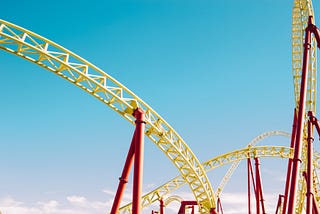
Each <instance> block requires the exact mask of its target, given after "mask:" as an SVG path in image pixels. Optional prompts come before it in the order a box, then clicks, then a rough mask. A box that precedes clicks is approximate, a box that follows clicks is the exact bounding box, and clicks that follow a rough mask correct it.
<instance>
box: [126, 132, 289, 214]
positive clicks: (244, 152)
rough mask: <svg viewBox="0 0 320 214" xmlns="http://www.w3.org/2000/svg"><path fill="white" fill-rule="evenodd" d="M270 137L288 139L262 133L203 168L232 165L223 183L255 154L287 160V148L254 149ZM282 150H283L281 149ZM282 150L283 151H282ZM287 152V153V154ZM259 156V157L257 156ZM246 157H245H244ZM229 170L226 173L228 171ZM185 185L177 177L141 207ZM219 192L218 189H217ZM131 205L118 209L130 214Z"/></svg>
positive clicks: (159, 188)
mask: <svg viewBox="0 0 320 214" xmlns="http://www.w3.org/2000/svg"><path fill="white" fill-rule="evenodd" d="M271 136H284V137H290V134H289V133H286V132H283V131H270V132H265V133H262V134H261V135H259V136H257V137H255V138H254V139H253V140H251V141H250V142H249V143H248V145H247V147H245V148H243V149H241V150H236V151H233V152H231V153H226V154H223V155H219V156H217V157H214V158H212V159H210V160H208V161H206V162H203V163H202V165H203V166H204V168H205V170H206V171H207V172H208V171H210V170H213V169H215V168H217V167H220V166H222V165H225V164H228V163H231V162H232V163H233V164H232V165H231V167H230V169H232V172H231V173H230V172H229V173H227V176H225V177H224V178H223V179H222V181H224V184H225V182H226V181H227V180H228V179H229V178H230V176H231V174H232V173H233V171H234V170H235V168H236V167H237V166H238V165H239V163H240V161H241V160H243V159H246V158H249V157H252V156H254V155H255V154H256V155H257V157H266V156H267V155H271V156H272V155H274V157H280V156H281V155H283V156H284V157H286V158H288V157H289V156H290V155H289V153H290V152H289V150H288V149H289V148H286V147H254V146H255V145H256V144H257V143H258V142H259V141H261V140H263V139H265V138H267V137H271ZM283 148H284V149H283ZM282 149H283V150H282ZM288 152H289V153H288ZM259 155H261V156H259ZM245 156H247V157H245ZM230 169H229V170H228V171H230ZM184 184H185V181H184V179H183V178H182V177H181V176H177V177H175V178H173V179H172V180H170V181H168V182H166V183H165V184H163V185H162V186H160V187H158V188H156V189H154V190H153V191H151V192H149V193H147V194H145V195H144V196H143V197H142V207H147V206H149V205H150V204H152V203H154V202H156V201H159V200H160V199H161V198H164V196H165V195H167V194H169V193H171V192H173V191H174V190H177V189H179V188H180V187H182V186H183V185H184ZM219 187H220V192H221V191H222V189H223V187H222V186H220V185H219ZM218 191H219V189H218ZM131 205H132V203H128V204H126V205H124V206H122V207H121V208H120V212H121V213H131Z"/></svg>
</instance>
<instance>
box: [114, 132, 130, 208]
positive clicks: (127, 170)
mask: <svg viewBox="0 0 320 214" xmlns="http://www.w3.org/2000/svg"><path fill="white" fill-rule="evenodd" d="M134 146H135V133H134V134H133V137H132V141H131V144H130V148H129V151H128V155H127V159H126V162H125V164H124V167H123V171H122V174H121V177H120V178H119V185H118V189H117V192H116V195H115V198H114V201H113V205H112V209H111V212H110V214H116V213H117V212H118V210H119V208H120V202H121V199H122V196H123V192H124V189H125V187H126V184H127V183H128V178H129V174H130V169H131V166H132V163H133V158H134Z"/></svg>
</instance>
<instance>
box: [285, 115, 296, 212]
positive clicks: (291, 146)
mask: <svg viewBox="0 0 320 214" xmlns="http://www.w3.org/2000/svg"><path fill="white" fill-rule="evenodd" d="M296 130H297V111H296V109H294V116H293V123H292V132H291V143H290V148H292V149H293V147H294V144H295V143H294V142H295V138H296ZM291 172H292V158H289V161H288V169H287V177H286V186H285V191H284V199H283V207H282V213H286V211H287V202H288V193H289V186H290V181H291Z"/></svg>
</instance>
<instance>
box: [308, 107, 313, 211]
mask: <svg viewBox="0 0 320 214" xmlns="http://www.w3.org/2000/svg"><path fill="white" fill-rule="evenodd" d="M308 115H309V120H308V138H307V141H308V146H307V157H308V162H307V193H306V196H307V205H306V214H312V207H313V191H312V181H313V177H312V174H313V167H312V160H313V152H312V149H313V146H312V143H313V140H314V139H313V126H312V122H311V120H312V118H311V117H312V113H311V115H310V112H309V113H308Z"/></svg>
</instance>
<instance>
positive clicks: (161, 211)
mask: <svg viewBox="0 0 320 214" xmlns="http://www.w3.org/2000/svg"><path fill="white" fill-rule="evenodd" d="M159 201H160V214H164V202H163V199H162V198H161V199H160V200H159Z"/></svg>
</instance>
